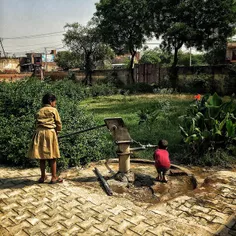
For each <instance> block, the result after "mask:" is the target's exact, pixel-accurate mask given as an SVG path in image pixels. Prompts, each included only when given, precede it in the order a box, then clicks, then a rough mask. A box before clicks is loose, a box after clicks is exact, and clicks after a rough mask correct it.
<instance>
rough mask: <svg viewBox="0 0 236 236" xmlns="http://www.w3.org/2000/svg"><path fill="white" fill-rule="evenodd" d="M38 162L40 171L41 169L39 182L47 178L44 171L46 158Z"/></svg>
mask: <svg viewBox="0 0 236 236" xmlns="http://www.w3.org/2000/svg"><path fill="white" fill-rule="evenodd" d="M39 163H40V171H41V177H40V179H39V182H41V183H43V182H44V180H45V179H46V178H47V176H46V172H45V169H46V160H40V161H39Z"/></svg>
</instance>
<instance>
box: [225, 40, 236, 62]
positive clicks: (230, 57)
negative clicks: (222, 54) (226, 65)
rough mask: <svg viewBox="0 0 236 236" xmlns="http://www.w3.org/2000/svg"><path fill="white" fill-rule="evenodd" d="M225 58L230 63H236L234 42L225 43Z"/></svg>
mask: <svg viewBox="0 0 236 236" xmlns="http://www.w3.org/2000/svg"><path fill="white" fill-rule="evenodd" d="M226 60H227V61H228V62H230V63H236V42H230V43H228V44H227V51H226Z"/></svg>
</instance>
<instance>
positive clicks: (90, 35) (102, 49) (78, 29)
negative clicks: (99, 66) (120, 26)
mask: <svg viewBox="0 0 236 236" xmlns="http://www.w3.org/2000/svg"><path fill="white" fill-rule="evenodd" d="M65 28H66V30H67V31H66V33H65V34H64V39H63V41H64V43H65V44H66V46H67V47H68V48H70V50H71V51H72V52H73V53H74V54H75V55H78V56H80V57H81V58H83V59H82V67H83V68H84V69H85V73H86V77H85V83H86V84H91V83H92V71H93V70H94V69H95V67H96V63H98V62H101V61H104V60H107V59H110V58H112V57H113V56H114V53H112V51H111V49H110V47H109V46H107V45H106V44H104V43H102V40H101V38H100V36H99V34H98V29H97V28H96V26H95V25H94V24H93V22H89V23H88V24H87V25H86V26H82V25H80V24H79V23H73V24H66V26H65Z"/></svg>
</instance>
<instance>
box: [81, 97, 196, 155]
mask: <svg viewBox="0 0 236 236" xmlns="http://www.w3.org/2000/svg"><path fill="white" fill-rule="evenodd" d="M192 101H193V95H154V94H150V95H130V96H124V95H115V96H102V97H96V98H89V99H86V100H84V101H82V102H81V103H80V106H82V107H84V108H85V109H86V110H88V111H89V112H91V113H92V114H93V116H94V118H95V120H96V122H97V124H102V123H103V119H104V118H106V117H122V118H123V120H124V122H125V124H126V126H127V127H128V129H129V131H130V134H131V137H132V139H134V140H136V141H138V142H141V143H142V144H148V143H150V144H157V143H158V140H160V139H167V140H168V142H169V151H170V154H171V155H172V158H174V159H178V157H179V156H180V155H181V154H182V145H181V135H180V130H179V124H180V123H181V122H182V121H181V116H182V115H184V114H186V109H187V108H188V106H189V105H190V103H191V102H192ZM140 114H142V115H140ZM140 117H143V118H144V122H141V123H140ZM152 152H153V150H148V151H140V152H137V153H135V156H136V157H142V158H147V159H150V158H152Z"/></svg>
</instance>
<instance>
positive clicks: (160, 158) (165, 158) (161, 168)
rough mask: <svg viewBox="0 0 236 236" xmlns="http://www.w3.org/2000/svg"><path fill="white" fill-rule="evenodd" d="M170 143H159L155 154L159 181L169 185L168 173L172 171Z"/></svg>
mask: <svg viewBox="0 0 236 236" xmlns="http://www.w3.org/2000/svg"><path fill="white" fill-rule="evenodd" d="M167 147H168V142H167V141H166V140H164V139H162V140H160V141H159V143H158V149H157V150H156V151H155V152H154V160H155V167H156V169H157V173H158V176H157V180H158V181H162V182H165V183H167V179H166V177H165V174H166V172H167V171H168V170H169V169H170V159H169V152H168V151H167Z"/></svg>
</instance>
